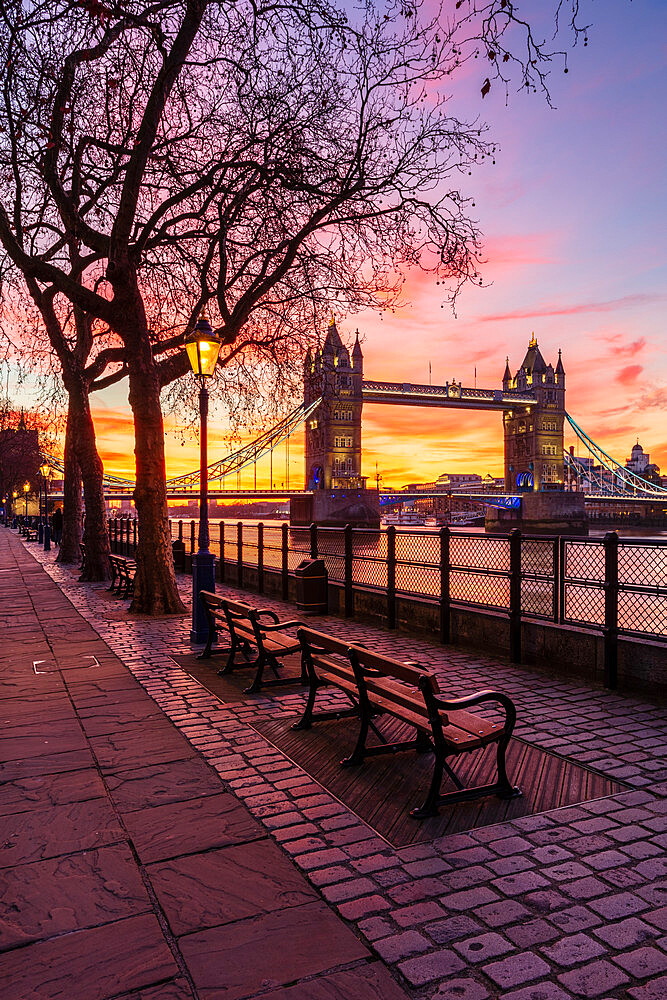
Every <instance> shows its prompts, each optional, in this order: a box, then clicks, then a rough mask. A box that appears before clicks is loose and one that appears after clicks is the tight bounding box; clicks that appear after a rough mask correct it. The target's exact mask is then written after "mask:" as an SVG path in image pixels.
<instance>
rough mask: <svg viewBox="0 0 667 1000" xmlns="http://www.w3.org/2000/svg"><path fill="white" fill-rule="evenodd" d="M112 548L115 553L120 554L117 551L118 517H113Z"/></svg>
mask: <svg viewBox="0 0 667 1000" xmlns="http://www.w3.org/2000/svg"><path fill="white" fill-rule="evenodd" d="M113 550H114V552H115V553H116V555H120V553H119V552H118V518H117V517H114V519H113Z"/></svg>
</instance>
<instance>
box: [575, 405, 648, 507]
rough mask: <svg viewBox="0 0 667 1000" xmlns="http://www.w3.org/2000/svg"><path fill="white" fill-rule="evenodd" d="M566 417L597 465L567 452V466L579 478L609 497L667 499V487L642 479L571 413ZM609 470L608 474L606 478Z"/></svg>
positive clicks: (597, 491)
mask: <svg viewBox="0 0 667 1000" xmlns="http://www.w3.org/2000/svg"><path fill="white" fill-rule="evenodd" d="M565 418H566V420H567V422H568V423H569V425H570V427H571V428H572V430H573V431H574V433H575V434H576V436H577V437H578V438H579V440H580V441H581V442H582V443H583V444H584V445H585V447H586V449H587V450H588V452H589V453H590V455H591V456H592V458H593V460H594V463H596V464H591V463H589V462H587V461H582V459H580V458H577V457H576V456H574V455H570V454H569V452H565V455H564V458H565V465H566V466H567V467H568V468H570V469H571V470H572V471H573V472H574V474H575V475H576V476H577V478H578V479H580V480H587V481H588V482H589V483H590V486H591V489H592V490H594V491H595V492H596V493H600V494H603V495H606V496H618V495H619V494H620V493H623V494H625V495H627V494H631V495H635V496H643V497H647V496H652V497H656V499H664V498H666V497H667V489H666V488H665V487H664V486H658V485H657V484H656V483H650V482H649V481H648V480H647V479H644V478H642V476H638V475H637V473H636V472H633V471H632V470H631V469H627V468H626V467H625V466H624V465H621V464H620V462H617V461H616V459H615V458H612V456H611V455H609V454H607V452H606V451H604V450H603V449H602V448H601V447H600V446H599V445H598V444H596V443H595V441H593V439H592V438H590V437H589V436H588V434H586V432H585V431H583V430H582V429H581V427H580V426H579V424H578V423H577V422H576V421H575V420H573V418H572V417H571V416H570V414H569V413H566V414H565ZM605 470H606V472H607V475H605Z"/></svg>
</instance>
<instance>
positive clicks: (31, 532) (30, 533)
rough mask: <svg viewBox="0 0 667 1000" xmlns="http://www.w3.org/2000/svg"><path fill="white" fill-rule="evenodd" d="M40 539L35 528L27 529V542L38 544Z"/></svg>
mask: <svg viewBox="0 0 667 1000" xmlns="http://www.w3.org/2000/svg"><path fill="white" fill-rule="evenodd" d="M38 538H39V533H38V532H37V530H36V529H35V528H27V529H26V533H25V540H26V542H36V541H37V540H38Z"/></svg>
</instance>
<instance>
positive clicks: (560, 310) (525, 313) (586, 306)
mask: <svg viewBox="0 0 667 1000" xmlns="http://www.w3.org/2000/svg"><path fill="white" fill-rule="evenodd" d="M664 299H665V296H664V295H645V294H641V295H625V296H623V298H620V299H610V300H609V301H608V302H582V303H578V304H577V305H572V306H558V305H545V306H539V307H536V308H535V309H526V310H521V309H517V310H515V311H514V312H509V313H501V314H497V315H491V316H480V317H479V321H480V322H482V323H500V322H504V321H506V320H515V319H532V318H533V317H535V316H576V315H579V314H581V313H591V312H593V313H595V312H601V313H606V312H614V311H615V310H616V309H628V308H631V307H632V306H638V305H648V304H650V303H654V302H659V301H663V300H664Z"/></svg>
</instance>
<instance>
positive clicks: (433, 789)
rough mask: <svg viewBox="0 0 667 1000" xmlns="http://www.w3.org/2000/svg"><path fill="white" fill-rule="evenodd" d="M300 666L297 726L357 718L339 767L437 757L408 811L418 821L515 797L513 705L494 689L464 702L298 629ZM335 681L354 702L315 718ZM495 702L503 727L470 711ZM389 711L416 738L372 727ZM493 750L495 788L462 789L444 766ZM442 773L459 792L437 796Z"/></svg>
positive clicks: (426, 679)
mask: <svg viewBox="0 0 667 1000" xmlns="http://www.w3.org/2000/svg"><path fill="white" fill-rule="evenodd" d="M298 637H299V641H300V643H301V649H302V655H303V663H304V667H305V670H306V673H307V676H308V682H309V692H308V700H307V702H306V707H305V710H304V713H303V716H302V717H301V719H300V721H299V722H297V723H295V725H294V726H293V728H294V729H309V728H310V726H311V725H312V723H313V720H317V719H326V718H329V719H330V718H333V717H340V716H342V715H345V714H357V715H358V716H359V719H360V727H359V734H358V738H357V743H356V746H355V747H354V750H353V751H352V753H351V754H350V755H349V756H348V757H346V758H345V759H344V760H342V761H341V764H342V765H343V766H344V767H350V766H354V765H357V764H363V762H364V759H365V758H366V757H374V756H377V755H379V754H385V753H396V752H397V751H401V750H410V749H413V750H416V751H417V752H418V753H425V752H432V753H433V754H434V766H433V775H432V778H431V784H430V787H429V790H428V793H427V795H426V798H425V800H424V802H423V804H422V805H421V806H418V807H417V808H415V809H412V810H411V811H410V815H411V816H413V817H414V818H415V819H424V818H425V817H427V816H435V815H437V812H438V806H439V805H441V804H442V803H451V802H462V801H468V800H470V799H477V798H481V797H483V796H485V795H498V796H500V797H501V798H513V797H514V796H516V795H520V794H521V793H520V791H519V789H518V788H517V787H513V786H512V784H511V783H510V781H509V778H508V776H507V770H506V766H505V752H506V749H507V745H508V743H509V741H510V738H511V736H512V731H513V729H514V724H515V722H516V709H515V707H514V703H513V702H512V700H511V699H510V698H508V697H507V695H505V694H502V693H501V692H499V691H478V692H477V693H476V694H473V695H470V696H468V697H465V698H456V699H444V698H442V697H440V696H439V688H438V682H437V679H436V677H435V675H434V674H432V673H430V672H429V671H427V670H424V669H423V668H421V667H419V666H418V665H416V664H412V663H401V662H400V661H399V660H394V659H391V658H390V657H388V656H382V655H380V654H378V653H374V652H372V651H371V650H369V649H366V648H364V647H362V646H359V645H350V644H349V643H346V642H345V641H342V640H340V639H335V638H333V637H332V636H328V635H325V634H324V633H322V632H315V631H312V630H311V629H307V628H301V629H299V631H298ZM326 684H332V685H335V686H336V687H338V688H340V689H341V690H343V691H344V692H345V693H346V694H347V696H348V697H349V698H350V700H351V702H352V705H353V707H352V709H351V710H350V711H349V712H341V713H336V712H321V713H318V715H313V708H314V705H315V699H316V696H317V691H318V689H319V688H320V687H321V686H323V685H326ZM487 702H490V703H495V704H497V705H500V706H501V707H502V709H503V710H504V715H505V718H504V721H503V722H491V721H490V720H488V719H485V718H483V717H481V716H478V715H474V714H472V713H471V712H469V711H468V709H470V708H473V707H474V706H476V705H481V704H484V703H487ZM382 713H386V714H387V715H391V716H393V717H394V718H395V719H398V720H400V721H402V722H405V723H407V724H408V725H410V726H411V727H413V728H414V730H415V736H414V738H413V739H409V740H402V741H400V742H396V743H389V742H387V741H386V739H385V737H384V736H383V735H382V734H381V733H380V732H379V730H378V729H377V727H376V726H375V725H374V724H373V721H372V718H373V715H377V714H382ZM369 729H372V730H373V731H374V732H375V734H376V736H377V737H378V739H379V741H380V742H379V745H377V746H370V747H369V746H367V745H366V741H367V739H368V732H369ZM491 743H495V744H496V747H497V780H496V781H495V782H493V783H492V784H487V785H481V786H476V787H472V788H470V787H468V788H466V787H465V786H464V785H463V783H462V782H461V780H460V779H459V777H458V775H457V774H456V773H455V771H454V770H453V769H452V767H451V766H450V764H449V763H448V758H450V757H458V756H459V755H460V754H463V753H470V752H471V751H473V750H478V749H480V748H482V747H485V746H487V745H488V744H491ZM444 773H447V775H448V776H449V777H450V778H451V780H452V781H453V783H454V785H455V786H456V789H457V790H456V791H453V792H446V793H444V794H443V793H441V791H440V787H441V784H442V779H443V775H444Z"/></svg>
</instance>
